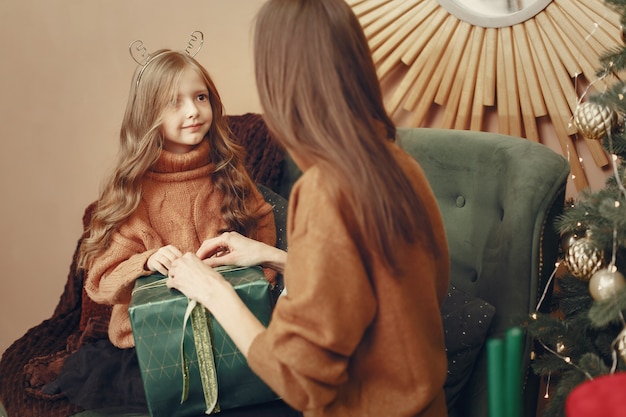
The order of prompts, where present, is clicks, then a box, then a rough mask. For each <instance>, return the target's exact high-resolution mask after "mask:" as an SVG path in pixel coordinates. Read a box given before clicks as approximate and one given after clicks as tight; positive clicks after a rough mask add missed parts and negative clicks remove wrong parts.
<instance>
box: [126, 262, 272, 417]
mask: <svg viewBox="0 0 626 417" xmlns="http://www.w3.org/2000/svg"><path fill="white" fill-rule="evenodd" d="M216 270H217V271H218V272H220V273H221V274H222V275H223V276H224V278H225V279H226V280H227V281H228V282H230V283H231V285H232V286H233V287H234V288H235V291H236V292H237V294H238V295H239V297H241V299H242V300H243V301H244V303H245V304H246V305H247V306H248V308H249V309H250V310H251V311H252V313H253V314H254V315H255V316H256V317H257V318H258V319H259V320H260V321H261V322H262V323H263V324H264V325H266V326H267V324H268V323H269V321H270V317H271V314H272V304H273V303H272V293H271V284H269V283H268V282H267V280H266V279H265V276H264V274H263V270H262V269H261V268H260V267H251V268H247V267H246V268H239V267H222V268H216ZM164 278H165V277H164V276H163V275H150V276H147V277H141V278H139V279H138V280H137V282H136V283H135V288H134V290H133V295H132V299H131V303H130V307H129V310H128V312H129V315H130V321H131V325H132V329H133V336H134V338H135V346H136V351H137V358H138V360H139V368H140V370H141V378H142V380H143V384H144V391H145V394H146V400H147V403H148V409H149V411H150V415H151V416H152V417H188V416H193V417H195V416H199V415H202V414H210V413H215V412H218V411H220V410H227V409H231V408H236V407H242V406H246V405H253V404H260V403H264V402H268V401H272V400H275V399H277V398H278V397H277V396H276V394H274V393H273V392H272V390H271V389H270V388H269V387H268V386H267V385H266V384H265V383H264V382H263V381H262V380H261V379H260V378H259V377H258V376H257V375H256V374H254V372H252V370H251V369H250V368H249V367H248V363H247V361H246V358H245V357H244V356H243V354H242V353H241V352H240V351H239V349H237V347H236V346H235V343H234V342H233V341H232V340H231V338H230V337H229V336H228V335H227V334H226V332H225V331H224V329H223V328H222V326H221V325H220V324H219V323H218V322H217V321H216V320H215V319H214V318H213V317H212V315H211V314H210V313H209V312H208V311H207V310H206V309H205V308H204V307H203V306H201V305H199V304H196V303H195V302H193V301H190V300H189V299H188V298H187V297H186V296H185V295H184V294H182V293H181V292H180V291H177V290H174V289H170V288H167V286H166V285H165V279H164Z"/></svg>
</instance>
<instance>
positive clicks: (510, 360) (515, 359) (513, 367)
mask: <svg viewBox="0 0 626 417" xmlns="http://www.w3.org/2000/svg"><path fill="white" fill-rule="evenodd" d="M504 357H505V360H504V390H505V391H504V410H505V413H506V414H505V415H506V416H507V417H521V416H522V380H523V375H522V330H521V329H520V328H519V327H512V328H510V329H508V330H507V332H506V336H505V340H504Z"/></svg>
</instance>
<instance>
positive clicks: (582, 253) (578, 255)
mask: <svg viewBox="0 0 626 417" xmlns="http://www.w3.org/2000/svg"><path fill="white" fill-rule="evenodd" d="M563 261H564V263H565V266H566V267H567V270H568V271H569V272H570V274H572V275H573V276H574V277H576V278H578V279H581V280H583V281H588V280H589V279H590V278H591V276H592V275H593V274H594V273H596V272H597V271H598V270H599V269H600V268H602V267H603V266H604V253H603V252H602V251H601V250H600V248H598V246H597V245H596V244H595V243H594V242H593V241H592V240H591V239H590V238H589V236H585V237H583V238H580V239H578V240H576V241H574V242H573V243H572V244H571V245H570V246H569V248H568V249H567V253H566V254H565V258H564V260H563Z"/></svg>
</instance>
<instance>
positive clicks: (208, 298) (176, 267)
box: [166, 253, 236, 310]
mask: <svg viewBox="0 0 626 417" xmlns="http://www.w3.org/2000/svg"><path fill="white" fill-rule="evenodd" d="M166 284H167V286H168V287H169V288H176V289H177V290H178V291H180V292H182V293H183V294H185V295H186V296H187V297H189V298H191V299H192V300H195V301H197V302H199V303H201V304H202V305H204V306H205V307H206V308H208V309H209V310H211V309H212V308H214V307H215V305H214V304H215V303H214V301H215V300H216V299H219V298H220V297H224V294H226V293H229V292H232V293H233V294H234V293H235V291H234V290H233V288H232V286H231V285H230V284H229V283H228V282H226V280H225V279H224V277H222V275H220V274H219V273H218V272H215V271H214V270H213V269H212V268H211V267H209V266H208V265H205V264H204V263H203V262H202V261H201V260H200V258H198V257H197V256H196V255H194V254H193V253H186V254H185V255H183V256H181V257H179V258H178V259H177V260H176V261H174V262H173V263H172V265H171V267H170V270H169V278H168V280H167V281H166ZM219 294H221V295H219ZM233 294H230V295H233ZM227 296H228V295H227ZM235 297H236V295H235Z"/></svg>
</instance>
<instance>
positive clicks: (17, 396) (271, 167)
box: [0, 113, 284, 417]
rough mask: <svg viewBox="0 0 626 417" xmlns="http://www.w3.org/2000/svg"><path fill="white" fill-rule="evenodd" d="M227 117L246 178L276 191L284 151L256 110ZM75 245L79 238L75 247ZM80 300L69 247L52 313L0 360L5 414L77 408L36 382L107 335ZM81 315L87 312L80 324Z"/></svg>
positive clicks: (59, 416) (50, 416)
mask: <svg viewBox="0 0 626 417" xmlns="http://www.w3.org/2000/svg"><path fill="white" fill-rule="evenodd" d="M228 121H229V125H230V128H231V130H232V132H233V134H234V136H235V137H236V138H238V140H239V143H240V144H241V145H242V146H244V148H245V149H246V153H247V154H246V167H247V169H248V171H249V172H250V175H251V177H252V179H253V180H254V181H255V182H256V183H259V184H262V185H265V186H266V187H268V188H271V189H273V190H275V191H278V184H279V181H280V176H281V166H282V164H281V161H282V160H283V157H284V152H283V150H282V148H281V147H280V146H279V145H278V144H277V143H275V142H274V141H272V139H271V138H270V136H269V135H268V132H267V128H266V126H265V122H264V121H263V118H262V116H261V115H259V114H253V113H248V114H244V115H240V116H228ZM91 210H92V205H90V206H89V207H87V209H86V210H85V213H84V216H83V226H85V225H86V224H88V221H89V217H90V215H91ZM79 245H80V239H79V241H78V243H77V246H76V249H78V246H79ZM83 301H84V300H83V274H82V273H81V272H79V271H78V270H77V268H76V252H75V253H74V257H73V259H72V263H71V265H70V270H69V274H68V277H67V282H66V284H65V289H64V291H63V294H62V295H61V297H60V299H59V303H58V304H57V306H56V308H55V310H54V313H53V314H52V317H50V318H49V319H47V320H44V321H43V322H42V323H40V324H39V325H37V326H35V327H33V328H31V329H30V330H28V331H27V332H26V334H24V335H23V336H22V337H21V338H19V339H18V340H16V341H15V342H14V343H13V344H12V345H11V346H10V347H9V348H8V349H7V350H6V351H5V352H4V354H3V356H2V359H1V360H0V402H1V403H2V404H3V405H4V407H5V409H6V411H7V413H8V415H9V416H10V417H67V416H70V415H72V414H75V413H77V412H79V411H81V410H80V409H79V408H77V407H75V406H72V405H71V404H69V402H68V401H67V400H66V398H65V397H64V396H63V395H54V396H52V395H46V394H44V393H43V392H42V391H41V388H42V386H43V385H44V384H46V383H48V382H50V381H52V380H53V379H54V378H55V377H56V376H57V375H58V372H59V371H60V369H61V367H62V365H63V361H64V359H65V358H66V357H67V356H68V355H69V354H71V353H72V352H74V351H76V349H78V347H80V346H82V345H83V344H85V343H88V342H92V341H95V340H97V339H99V338H103V337H107V333H106V329H107V324H108V317H109V314H110V310H109V308H107V307H103V306H100V305H97V304H94V303H89V302H85V303H84V302H83ZM81 315H82V316H85V317H89V320H84V326H83V327H84V328H83V329H82V330H81V328H80V326H79V323H80V321H81Z"/></svg>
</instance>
